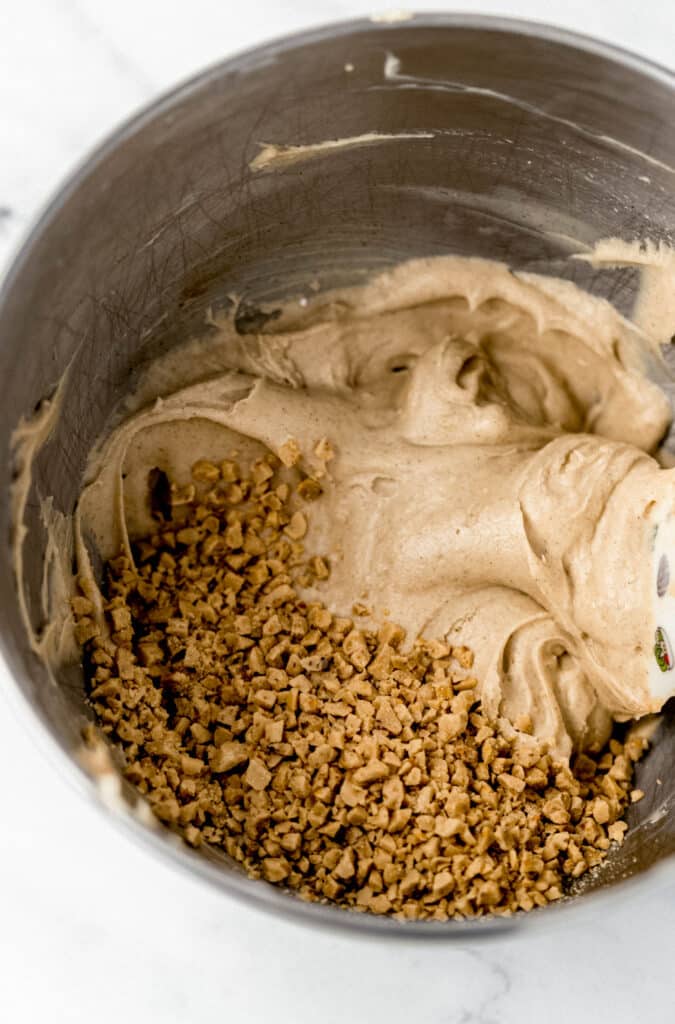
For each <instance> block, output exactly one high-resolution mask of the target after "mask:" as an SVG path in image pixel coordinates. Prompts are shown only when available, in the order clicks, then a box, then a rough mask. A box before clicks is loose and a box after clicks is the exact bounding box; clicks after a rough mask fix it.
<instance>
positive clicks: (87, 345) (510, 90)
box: [0, 15, 675, 939]
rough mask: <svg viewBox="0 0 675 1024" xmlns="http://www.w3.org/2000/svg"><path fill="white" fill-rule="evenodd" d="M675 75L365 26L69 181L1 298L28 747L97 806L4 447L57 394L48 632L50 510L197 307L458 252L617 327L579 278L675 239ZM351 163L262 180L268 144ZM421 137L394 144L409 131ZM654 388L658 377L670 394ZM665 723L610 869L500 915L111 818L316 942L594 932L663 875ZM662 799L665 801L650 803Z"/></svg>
mask: <svg viewBox="0 0 675 1024" xmlns="http://www.w3.org/2000/svg"><path fill="white" fill-rule="evenodd" d="M674 110H675V78H674V77H673V75H672V74H670V73H669V72H667V71H665V70H663V69H661V68H658V67H655V66H654V65H652V64H649V63H648V62H646V61H644V60H640V59H638V58H637V57H634V56H631V55H630V54H628V53H623V52H621V51H618V50H616V49H612V48H610V47H608V46H605V45H603V44H602V43H599V42H595V41H593V40H590V39H585V38H582V37H579V36H573V35H570V34H568V33H565V32H561V31H558V30H556V29H552V28H546V27H544V26H539V25H531V24H526V23H520V22H509V21H502V20H500V19H490V18H474V17H469V16H465V15H434V16H428V15H420V16H416V17H415V18H414V19H412V20H410V21H407V22H405V23H401V24H391V25H383V24H374V23H370V22H368V21H360V22H353V23H349V24H343V25H337V26H331V27H329V28H321V29H318V30H316V31H313V32H308V33H305V34H303V35H299V36H294V37H292V38H289V39H283V40H281V41H278V42H273V43H270V44H268V45H266V46H263V47H260V48H259V49H256V50H253V51H251V52H249V53H246V54H243V55H241V56H238V57H234V58H232V59H230V60H227V61H225V62H224V63H222V64H219V65H218V66H216V67H214V68H212V69H210V70H208V71H206V72H205V73H204V74H202V75H200V76H199V77H197V78H195V79H194V80H192V81H191V82H189V83H188V84H186V85H183V86H180V87H179V88H178V89H177V90H176V91H174V92H173V93H171V94H170V95H168V96H166V97H164V98H163V99H161V100H159V102H157V103H155V104H154V105H153V106H152V107H151V108H150V109H148V110H146V111H144V112H143V113H141V114H140V115H139V116H138V117H136V118H135V119H134V120H133V121H131V122H130V123H128V124H126V125H125V126H124V127H123V128H122V129H120V130H119V131H118V132H117V133H116V134H115V135H113V136H112V137H111V138H110V139H109V140H108V141H107V142H106V143H105V144H104V145H103V146H102V147H101V148H100V149H99V150H98V151H97V152H96V153H95V154H94V155H93V156H92V157H91V158H90V159H89V160H88V161H87V162H86V164H85V165H84V166H83V167H82V168H81V169H80V170H79V171H78V172H77V173H76V174H75V175H74V176H73V177H72V178H71V179H70V180H69V181H68V182H67V184H66V185H65V186H64V187H63V189H62V190H61V191H60V192H59V194H58V195H57V196H56V198H55V199H54V200H53V201H52V203H51V205H50V206H49V208H48V209H47V210H46V212H45V213H44V214H43V216H42V218H41V219H40V221H39V223H38V224H37V225H36V227H35V228H34V230H33V232H32V234H31V235H30V237H29V238H28V239H27V241H26V242H25V244H24V246H23V249H22V250H21V252H20V253H19V255H18V257H17V259H16V262H15V263H14V266H13V267H12V269H11V270H10V272H9V275H8V277H7V279H6V281H5V284H4V288H3V290H2V294H1V297H0V379H1V380H3V382H4V400H3V403H2V407H1V408H0V431H1V434H0V445H1V447H2V450H3V451H4V452H5V456H4V457H3V459H2V460H1V469H0V472H1V474H2V477H1V479H0V493H2V495H3V500H2V503H0V536H1V537H2V539H3V542H2V545H1V546H0V559H1V569H2V571H1V572H0V595H1V600H0V633H1V638H2V648H3V651H4V654H5V658H6V660H7V663H8V665H9V667H10V671H11V680H10V683H9V686H10V687H11V688H12V693H13V694H14V695H15V696H17V697H19V696H20V697H21V698H22V700H20V701H19V703H21V704H23V706H24V710H25V711H26V712H27V715H26V717H27V718H28V719H29V720H30V721H31V722H32V723H34V724H36V725H37V724H38V723H39V727H38V730H37V731H38V732H39V733H40V741H41V742H42V743H43V744H44V743H45V742H46V741H48V740H51V745H52V747H53V749H54V751H55V753H56V755H57V758H58V760H59V762H60V763H62V764H63V765H66V766H69V767H70V769H71V774H72V777H73V778H74V779H76V781H77V782H78V784H79V785H81V786H82V788H83V789H84V790H85V791H86V792H88V793H89V794H90V795H92V796H95V795H96V793H97V792H98V790H97V787H96V785H95V780H94V779H93V778H92V777H91V774H88V772H87V770H86V769H85V768H83V767H82V766H81V764H80V762H79V761H78V759H77V758H76V756H75V751H76V750H77V748H78V747H79V745H80V732H81V728H82V725H83V723H84V722H85V720H86V719H87V718H88V716H89V714H90V713H89V711H88V709H87V707H86V704H85V700H84V689H83V680H82V673H81V671H80V670H77V671H74V672H69V673H66V674H64V675H62V677H61V678H59V679H58V680H57V681H56V683H53V682H51V681H50V680H49V678H48V676H47V674H46V671H45V669H44V667H43V666H42V665H41V664H40V663H39V661H38V660H37V659H36V658H35V657H34V656H33V655H32V654H31V652H30V650H29V647H28V644H27V641H26V636H25V633H24V628H23V626H22V624H21V620H20V617H19V613H18V608H17V600H16V595H15V587H14V581H13V579H12V572H11V568H10V558H9V545H8V538H9V536H10V522H9V518H10V513H9V504H8V501H7V498H6V496H7V493H8V488H9V486H10V481H11V473H12V467H11V460H10V458H9V449H10V435H11V433H12V430H13V429H14V427H15V426H16V424H17V422H18V421H19V419H20V417H22V416H29V415H30V414H31V413H32V411H33V410H34V409H35V408H36V406H37V405H38V403H39V402H40V400H41V399H43V398H44V397H45V396H49V395H50V393H52V392H53V391H54V388H55V387H56V384H57V382H58V381H59V379H60V378H61V376H62V375H63V373H64V371H65V369H66V367H68V366H70V371H69V374H68V377H67V382H66V385H65V393H64V401H63V406H62V412H61V415H60V417H59V420H58V423H57V424H56V427H55V429H54V431H53V434H52V436H51V437H50V439H49V441H48V443H47V444H46V445H45V446H44V447H43V449H42V450H41V452H40V454H39V456H38V458H37V460H36V462H35V466H34V475H33V484H32V491H31V495H30V500H29V502H28V507H27V510H26V523H25V525H26V528H27V531H28V532H27V542H26V544H25V562H24V576H25V578H24V585H25V587H26V590H27V593H28V599H29V610H30V614H31V615H32V616H33V618H34V620H35V623H36V625H37V624H39V618H40V614H41V613H40V600H39V588H40V577H41V568H42V563H43V555H44V546H45V533H44V528H43V526H42V523H41V521H40V514H39V499H40V498H41V497H44V496H46V495H50V494H51V495H53V496H54V504H55V507H56V508H57V509H60V510H63V511H64V512H71V511H72V509H73V506H74V503H75V500H76V497H77V494H78V488H79V485H80V479H81V474H82V471H83V467H84V463H85V459H86V456H87V452H88V451H89V449H90V446H91V444H92V442H93V441H94V439H95V438H97V437H98V435H99V434H100V433H101V431H102V430H103V429H104V427H105V424H106V421H107V420H108V418H109V416H110V414H111V411H112V410H113V408H114V407H115V405H116V404H117V403H118V402H119V400H120V399H121V398H122V396H123V395H124V394H125V392H127V391H128V390H129V389H130V388H132V387H133V386H134V382H135V380H136V378H137V376H138V374H139V372H140V370H141V369H142V367H143V366H144V365H146V364H147V363H148V361H149V360H151V359H152V358H153V357H154V356H156V355H157V354H158V353H160V352H163V351H165V350H166V349H168V348H170V347H171V346H174V345H177V344H179V343H180V342H181V341H183V340H184V339H186V338H189V337H190V336H193V335H195V334H197V333H201V332H202V331H203V329H204V316H205V310H206V308H207V307H209V306H210V307H212V308H213V309H218V308H223V307H225V306H227V305H228V304H229V302H230V299H229V298H228V295H231V294H232V293H233V292H236V293H238V294H239V295H240V296H242V299H243V301H242V303H241V305H240V307H239V315H238V320H237V322H238V326H239V330H240V332H241V333H242V334H246V333H251V332H254V331H255V330H256V327H257V326H259V324H260V323H261V322H262V320H263V319H264V312H263V311H261V308H260V307H261V305H263V306H264V307H265V308H267V309H269V307H270V304H272V305H273V303H274V302H275V301H276V300H278V299H279V298H280V297H282V296H284V295H286V294H288V293H298V292H299V291H302V290H303V289H304V288H306V287H307V286H308V285H309V283H310V281H314V280H315V279H318V280H319V281H320V283H321V287H322V288H327V287H330V286H332V285H335V284H340V283H344V282H346V281H353V280H355V279H358V278H359V276H360V275H362V273H363V272H364V271H369V270H372V269H374V268H378V267H383V266H385V265H390V264H393V263H395V262H397V261H400V260H403V259H406V258H409V257H413V256H420V255H431V254H436V253H459V254H468V255H474V256H486V257H491V258H496V259H500V260H506V261H508V262H509V263H511V265H512V266H514V267H517V268H521V269H523V268H525V269H529V270H534V271H538V272H542V273H546V274H549V273H550V274H556V275H560V276H563V277H566V278H569V279H572V280H574V281H576V282H577V283H579V284H581V285H582V286H583V287H585V288H587V289H588V290H589V291H591V292H593V293H594V294H599V295H604V296H606V297H608V298H609V299H610V300H611V301H612V302H613V303H614V304H615V305H616V306H617V307H618V308H619V309H620V310H622V311H623V312H626V313H630V310H631V306H632V303H633V301H634V298H635V286H636V281H635V275H634V272H633V271H632V270H630V269H628V268H623V269H622V268H617V269H607V270H602V271H595V270H593V269H592V268H591V267H590V266H589V265H588V264H586V263H583V262H580V261H578V260H575V259H572V258H570V257H571V256H572V254H574V253H578V252H579V251H581V250H583V249H584V247H585V246H587V245H589V244H592V243H593V242H594V241H595V240H597V239H599V238H602V237H606V236H613V235H618V236H620V237H622V238H626V239H633V238H645V237H649V238H651V239H652V240H654V241H658V240H666V241H668V240H672V233H673V231H674V230H675V171H674V170H673V167H675V115H674V113H673V112H674ZM370 133H379V134H380V135H382V136H385V135H391V136H397V135H398V136H401V137H399V138H398V139H396V138H390V139H386V138H379V139H378V138H371V139H370V140H369V141H368V140H362V141H361V143H360V144H357V145H349V146H344V147H343V148H330V149H324V150H322V151H316V152H315V153H314V155H313V156H312V157H311V158H309V157H307V158H306V159H303V160H300V161H297V162H291V163H286V164H279V165H278V166H277V167H276V168H275V167H274V166H268V167H267V168H264V167H263V168H262V169H256V168H255V167H252V166H251V164H252V162H253V161H254V159H255V157H256V156H257V155H258V153H259V152H260V146H261V144H263V143H266V144H276V145H282V146H287V145H309V144H312V143H317V142H323V141H327V140H335V139H345V138H355V137H358V136H362V135H367V134H370ZM411 135H412V136H415V137H404V136H411ZM665 383H667V382H665V381H664V384H665ZM673 763H675V720H674V719H673V718H672V717H670V716H667V715H666V716H665V718H664V721H663V723H662V725H661V727H660V730H659V733H658V734H657V738H656V742H655V745H654V748H653V750H652V751H651V753H650V754H649V755H648V757H647V758H646V759H645V761H644V762H643V764H642V765H641V766H640V768H639V769H638V784H639V786H640V787H641V788H642V789H644V790H645V792H646V794H647V796H646V798H645V799H644V800H643V801H642V802H640V803H639V804H637V805H635V806H634V807H632V808H631V811H630V816H629V817H630V822H631V831H629V833H628V838H627V841H626V842H625V844H624V846H623V848H622V849H621V850H620V851H619V852H615V853H613V854H612V856H611V857H610V858H609V860H608V861H607V863H606V865H605V866H604V867H603V868H602V870H600V871H598V872H597V873H596V874H595V876H594V877H593V879H591V880H589V881H588V883H587V885H586V889H587V890H588V891H587V892H586V893H584V894H583V895H580V896H579V897H578V898H577V899H573V900H571V901H568V902H567V903H565V904H561V905H558V906H555V907H551V908H549V909H546V910H543V911H541V912H535V913H533V914H530V915H517V916H516V917H514V918H512V919H510V920H508V921H505V920H500V919H492V920H491V919H487V920H482V921H477V922H466V923H463V922H449V923H447V924H440V923H434V922H432V923H413V922H411V923H406V924H402V923H399V922H395V921H392V920H387V919H381V918H376V917H370V916H366V915H361V914H356V913H348V912H345V911H340V910H337V909H335V908H331V907H328V906H318V905H313V906H312V905H308V904H306V903H303V902H301V901H300V900H298V899H296V898H295V897H293V896H292V895H290V894H287V893H284V892H282V891H281V890H279V889H276V888H273V887H271V886H268V885H266V884H265V883H262V882H252V881H250V880H249V879H247V878H246V877H244V876H243V875H242V874H241V872H240V871H239V870H238V869H237V868H236V867H235V866H233V865H232V864H231V863H229V862H228V861H227V860H226V859H225V858H224V857H219V856H218V855H216V854H208V853H207V854H197V853H195V852H194V851H192V850H190V849H188V848H187V847H183V846H182V845H180V844H177V843H176V841H175V839H174V838H172V837H171V836H170V834H169V833H168V832H165V831H164V830H161V829H160V830H155V831H153V830H151V829H150V828H148V827H147V826H145V825H143V824H142V823H141V822H139V821H138V820H137V819H136V818H135V817H134V816H133V815H129V814H125V812H124V811H123V810H121V809H119V808H118V809H117V810H116V811H111V815H113V816H114V817H116V818H117V819H118V820H119V821H123V822H126V823H127V825H128V827H129V828H131V829H132V831H133V832H134V833H135V834H136V835H137V836H138V837H140V838H142V839H143V840H144V841H146V842H147V843H149V844H151V845H152V846H153V848H154V850H155V851H156V852H158V853H159V852H160V851H161V852H162V853H164V854H165V855H166V856H169V857H170V858H172V859H173V860H174V861H175V862H176V863H177V864H178V865H179V866H181V867H182V868H184V869H185V870H188V871H192V872H196V873H199V874H201V875H202V877H204V878H205V879H207V880H208V881H209V882H211V883H212V884H213V885H214V886H216V887H217V888H220V889H222V890H223V891H225V892H228V893H231V894H233V895H237V896H240V897H243V898H245V899H247V900H249V901H250V902H252V903H255V904H257V905H258V906H261V907H266V908H268V909H270V910H272V911H274V912H276V913H284V914H286V915H289V916H291V917H295V918H298V919H304V920H305V921H306V922H308V923H314V924H323V925H328V926H331V927H346V928H350V929H352V930H353V931H355V932H364V931H370V932H375V933H378V934H379V935H381V936H383V937H384V936H393V935H406V936H415V937H421V936H426V937H444V938H462V939H466V938H467V937H469V936H474V937H478V936H480V937H486V936H488V935H491V934H494V933H497V932H500V931H503V930H504V929H507V928H508V929H531V928H532V927H535V926H536V925H541V924H543V923H547V924H549V925H553V924H555V923H557V922H563V921H565V920H567V919H568V918H569V917H570V916H577V917H578V916H579V915H581V914H583V913H584V912H591V913H595V912H596V911H597V908H598V907H599V906H600V905H601V903H602V902H603V901H609V900H612V899H616V898H618V897H619V896H620V895H622V894H623V893H625V892H627V891H628V889H629V887H630V886H629V883H628V882H627V880H628V879H632V880H633V887H634V889H635V888H636V887H637V888H639V884H638V883H641V884H643V885H644V886H652V887H656V886H659V885H661V884H663V879H664V875H666V874H667V876H668V877H669V878H670V879H673V878H675V774H674V773H673V772H672V771H671V768H670V766H671V765H672V764H673ZM657 779H659V780H660V784H657Z"/></svg>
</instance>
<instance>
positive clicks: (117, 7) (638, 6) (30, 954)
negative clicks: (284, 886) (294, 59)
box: [0, 0, 675, 1024]
mask: <svg viewBox="0 0 675 1024" xmlns="http://www.w3.org/2000/svg"><path fill="white" fill-rule="evenodd" d="M380 6H381V5H380ZM406 6H407V7H412V8H415V7H420V8H422V9H427V10H429V9H434V8H437V9H447V7H448V4H447V3H434V2H433V0H426V2H424V3H422V4H406ZM364 9H366V10H367V7H365V8H364V5H361V4H358V3H353V2H351V0H312V2H310V0H254V2H251V3H247V2H244V0H190V2H189V3H186V2H181V0H133V2H132V0H115V2H113V3H111V2H109V0H108V2H99V0H21V2H19V0H14V2H10V0H4V2H3V3H0V111H2V115H1V117H0V156H1V159H0V264H4V263H5V261H6V260H7V259H8V257H9V254H10V252H11V251H12V249H13V248H14V246H15V244H16V242H17V241H18V239H19V238H20V236H21V234H22V232H23V231H24V230H25V228H26V226H27V225H28V224H29V222H30V220H31V218H32V217H33V216H34V215H35V212H36V210H37V209H38V208H39V206H40V204H41V203H43V202H44V200H45V199H46V198H47V196H48V195H49V194H50V193H51V191H52V190H53V189H54V187H55V186H56V185H57V183H58V182H59V180H60V179H61V178H62V177H63V175H64V174H65V173H66V172H67V171H68V170H69V169H70V168H71V167H72V166H73V164H74V163H76V162H77V161H78V160H79V159H80V158H81V157H82V156H83V155H84V154H85V153H86V152H87V150H88V149H90V147H91V146H92V145H93V144H94V143H96V142H97V141H98V140H99V139H101V138H102V137H103V136H104V135H105V134H107V132H108V131H109V130H110V129H111V128H112V127H113V126H114V125H115V124H116V123H117V122H119V121H120V120H121V119H122V118H124V117H126V116H127V115H128V114H129V113H131V112H132V111H133V110H134V109H136V108H137V107H138V106H139V105H141V104H143V103H145V102H146V101H148V100H150V99H152V98H153V97H154V96H155V95H156V94H157V93H159V92H160V91H161V90H163V89H165V88H166V87H168V86H169V85H171V84H172V83H174V82H175V81H176V80H178V79H180V78H181V77H184V76H186V75H188V74H191V73H192V72H193V71H196V70H198V69H199V68H200V67H201V66H202V65H204V64H206V63H208V62H210V61H214V60H216V59H218V58H219V57H221V56H223V55H225V54H227V53H229V52H232V51H234V50H237V49H241V48H242V47H246V46H250V45H253V44H255V43H256V42H259V41H261V40H262V39H264V38H265V37H269V36H271V35H276V34H281V33H283V32H286V31H292V30H294V29H298V28H301V27H304V26H307V25H309V24H312V23H315V24H316V23H318V22H325V21H332V20H337V19H340V18H346V17H349V16H353V15H356V14H358V13H361V12H362V11H363V10H364ZM460 9H471V10H473V11H490V12H492V13H500V14H510V15H520V16H524V17H530V18H535V19H536V18H538V19H545V18H549V19H552V20H555V21H557V22H558V23H559V24H561V25H564V26H566V27H569V28H574V29H578V30H582V31H585V32H587V33H590V34H594V35H597V36H601V37H604V38H605V39H607V40H610V41H612V42H614V43H618V44H620V45H623V46H626V47H629V48H632V49H634V50H636V51H639V52H641V53H643V54H646V55H647V56H650V57H652V58H654V59H655V60H658V61H660V62H662V63H663V64H666V65H669V66H672V64H673V52H675V19H674V18H673V13H672V5H671V4H669V3H666V2H664V0H642V2H640V3H635V2H634V0H593V2H592V3H589V0H566V3H565V4H564V5H561V6H557V5H556V6H555V7H553V6H548V5H545V4H543V3H541V0H539V2H538V0H520V2H517V0H516V2H509V0H490V2H488V3H482V2H481V3H478V2H476V0H474V2H473V3H472V2H471V0H464V2H463V3H462V4H461V5H460ZM2 671H3V670H2V667H1V666H0V684H2V682H4V675H2V674H1V673H2ZM0 688H1V687H0ZM0 780H2V785H1V789H0V792H1V793H2V797H1V807H2V812H3V815H2V824H1V825H0V1021H3V1022H7V1024H34V1022H39V1021H47V1022H49V1024H80V1022H82V1024H84V1022H87V1024H89V1022H90V1021H91V1020H96V1021H97V1024H109V1022H110V1024H112V1022H117V1021H120V1020H128V1021H131V1022H136V1021H138V1022H143V1024H146V1022H147V1021H151V1022H154V1021H158V1022H162V1024H171V1022H174V1021H180V1022H187V1024H193V1022H196V1021H198V1020H204V1021H211V1020H215V1019H219V1018H221V1017H222V1018H223V1019H225V1020H242V1021H246V1022H250V1024H256V1022H258V1021H261V1022H262V1021H267V1020H275V1021H281V1022H286V1021H288V1022H289V1024H290V1022H291V1021H293V1022H298V1024H305V1022H309V1021H314V1020H317V1019H318V1020H320V1021H323V1022H325V1024H334V1022H335V1024H338V1022H343V1021H348V1020H351V1021H354V1022H356V1024H361V1022H363V1024H366V1022H371V1021H375V1020H382V1019H387V1020H390V1021H391V1022H392V1024H398V1022H403V1021H409V1020H413V1021H415V1024H516V1022H517V1024H529V1022H539V1021H542V1020H546V1021H550V1022H551V1024H557V1022H559V1021H560V1022H562V1021H568V1020H576V1021H581V1022H586V1021H588V1022H591V1021H595V1020H597V1019H602V1018H603V1017H605V1016H611V1019H612V1021H614V1022H616V1024H624V1022H633V1021H636V1020H640V1021H641V1022H642V1021H644V1022H659V1024H660V1022H666V1021H672V1020H673V1017H674V1015H675V1010H674V1006H675V1000H674V998H673V993H672V982H671V978H672V971H673V967H672V965H673V956H674V954H675V931H674V930H673V923H672V922H673V916H674V915H675V887H672V886H671V887H669V888H665V889H663V890H662V891H660V892H657V893H654V894H652V895H651V896H650V897H649V898H644V897H639V898H636V897H635V896H631V895H630V894H629V895H628V896H627V897H626V898H621V899H619V900H618V901H617V903H616V906H615V907H614V908H613V909H612V910H610V911H608V912H607V913H605V914H604V915H603V916H602V918H599V919H597V920H592V921H591V922H590V923H589V922H584V924H583V926H571V925H570V926H566V927H565V928H563V929H555V930H553V931H551V932H547V933H545V934H538V935H537V936H536V937H535V938H534V939H533V940H529V939H526V940H513V939H509V940H507V941H494V942H491V943H490V944H488V945H485V946H476V945H471V946H466V947H463V948H458V947H436V946H434V947H429V946H426V945H423V946H421V947H419V946H418V947H416V946H414V945H412V944H409V945H394V946H386V947H378V946H377V945H376V944H375V943H373V942H371V941H365V940H359V941H354V940H351V939H347V938H345V937H333V936H331V935H327V934H323V933H320V934H315V933H313V932H308V931H306V930H304V929H302V928H300V927H298V926H294V925H290V924H286V923H283V922H278V921H276V920H274V919H272V918H269V917H266V916H263V915H261V914H259V913H257V912H254V911H251V910H249V909H246V908H243V907H241V906H239V905H237V904H235V903H233V902H230V901H228V900H227V899H225V898H224V897H220V896H217V895H214V894H213V893H212V892H210V891H209V890H208V889H206V888H205V887H203V886H202V885H201V884H200V883H198V882H196V881H191V880H189V879H186V878H184V877H182V876H180V875H178V874H176V873H175V872H174V871H173V870H171V869H170V868H168V867H166V866H164V865H163V864H159V863H156V862H155V861H154V860H153V859H151V858H150V857H149V855H148V854H147V853H146V852H145V851H143V850H140V849H138V848H136V846H134V845H133V844H132V843H131V842H130V841H129V840H128V838H127V837H126V836H124V835H121V834H120V833H118V831H117V830H116V829H114V828H113V827H111V825H110V824H109V822H108V821H106V819H105V818H104V817H103V816H102V815H100V814H98V813H97V812H96V810H95V809H93V808H92V807H91V806H88V805H87V804H85V803H84V802H83V801H82V800H81V798H80V796H79V795H78V794H77V793H75V792H73V791H72V790H71V789H70V787H69V785H68V784H67V783H66V782H65V781H64V780H63V779H62V778H61V777H60V776H59V775H58V774H57V773H55V770H54V768H53V766H52V765H51V764H50V763H49V762H48V761H47V760H45V758H44V756H43V754H42V753H40V752H39V751H38V750H37V749H36V748H35V747H34V745H33V742H32V740H31V739H30V738H29V737H28V736H27V735H26V734H25V733H24V731H23V728H22V726H21V724H20V723H19V722H17V720H16V719H15V718H14V716H13V714H12V712H11V710H10V709H9V707H8V706H7V704H6V702H5V701H3V700H2V699H1V698H0Z"/></svg>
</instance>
